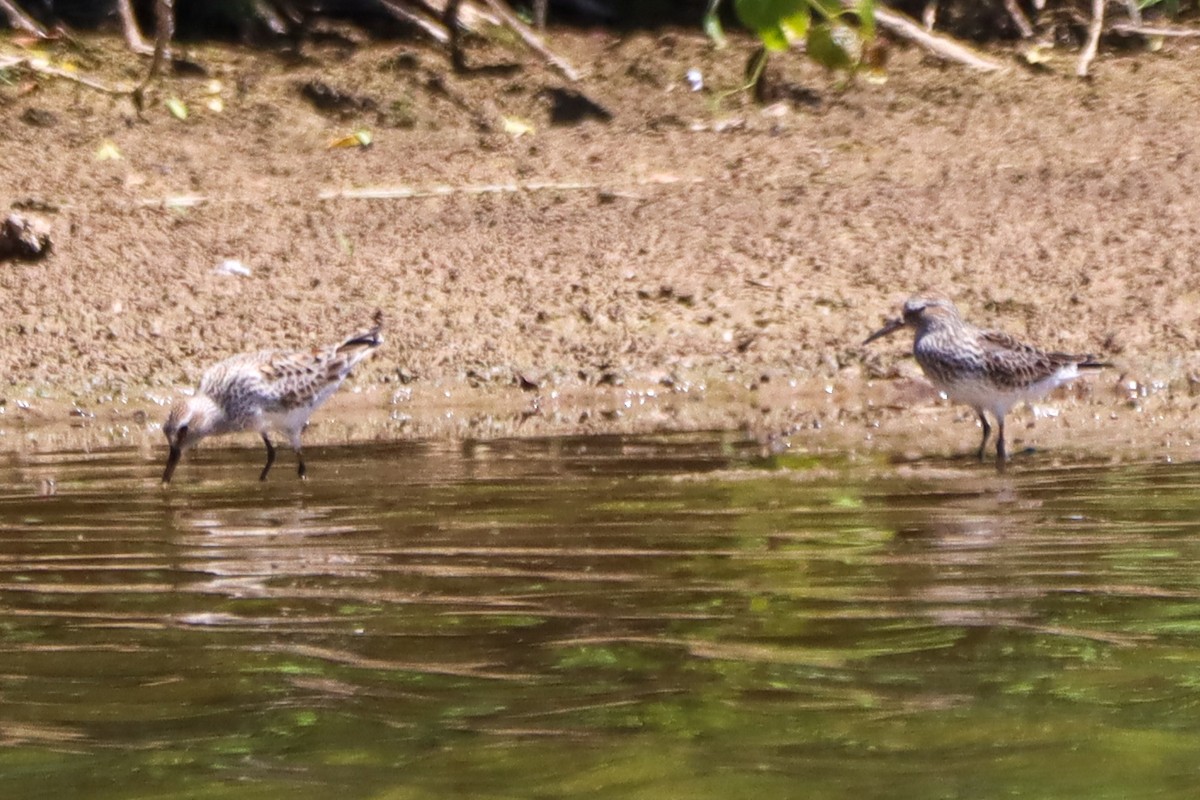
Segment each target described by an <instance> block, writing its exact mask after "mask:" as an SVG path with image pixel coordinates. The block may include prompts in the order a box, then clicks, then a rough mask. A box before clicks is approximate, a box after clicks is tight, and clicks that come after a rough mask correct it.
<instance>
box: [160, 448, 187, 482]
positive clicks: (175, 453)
mask: <svg viewBox="0 0 1200 800" xmlns="http://www.w3.org/2000/svg"><path fill="white" fill-rule="evenodd" d="M181 455H183V450H181V449H180V448H179V446H178V445H174V444H173V445H171V454H170V455H169V456H167V468H166V469H165V470H163V481H162V482H163V483H164V484H167V483H170V482H171V476H172V475H174V474H175V465H176V464H178V463H179V457H180V456H181Z"/></svg>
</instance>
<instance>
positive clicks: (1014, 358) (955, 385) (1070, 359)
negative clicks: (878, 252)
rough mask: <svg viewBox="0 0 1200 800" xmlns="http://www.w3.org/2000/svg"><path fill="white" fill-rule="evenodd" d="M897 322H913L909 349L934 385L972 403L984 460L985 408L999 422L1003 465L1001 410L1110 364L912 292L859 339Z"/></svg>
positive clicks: (988, 432)
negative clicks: (895, 315)
mask: <svg viewBox="0 0 1200 800" xmlns="http://www.w3.org/2000/svg"><path fill="white" fill-rule="evenodd" d="M901 328H912V329H913V330H914V331H915V333H916V336H915V337H914V339H913V355H914V356H915V357H916V359H917V363H918V364H920V365H921V369H922V370H924V372H925V377H927V378H929V380H930V381H931V382H932V383H933V385H934V387H936V388H937V389H938V391H941V392H945V394H946V396H947V397H949V398H950V399H951V400H953V401H954V402H956V403H965V404H967V405H969V406H971V408H973V409H975V413H976V414H978V415H979V422H980V424H981V425H982V426H983V440H982V441H980V443H979V460H980V461H982V460H983V453H984V449H985V448H986V447H987V441H988V436H989V435H991V432H992V426H991V425H989V424H988V419H987V415H985V414H984V412H985V411H990V412H991V413H992V416H994V417H995V418H996V422H997V423H998V424H999V434H998V436H997V437H996V465H997V466H998V467H1001V468H1003V466H1004V460H1005V458H1006V456H1007V454H1006V452H1005V448H1004V415H1005V414H1007V413H1008V412H1009V411H1010V410H1011V409H1012V407H1013V406H1015V405H1016V404H1017V403H1020V402H1022V401H1025V402H1029V403H1032V402H1033V401H1035V400H1038V399H1039V398H1041V397H1043V396H1045V395H1046V394H1047V393H1048V392H1050V391H1051V390H1052V389H1055V388H1057V387H1058V386H1061V385H1063V384H1064V383H1067V382H1069V381H1071V380H1074V379H1075V378H1077V377H1079V370H1080V369H1097V368H1100V367H1109V366H1112V365H1111V364H1108V363H1105V362H1101V361H1097V360H1096V358H1095V357H1094V356H1090V355H1070V354H1068V353H1047V352H1044V351H1042V350H1039V349H1038V348H1036V347H1034V346H1032V345H1028V344H1025V343H1023V342H1021V341H1018V340H1017V339H1014V338H1013V337H1012V336H1009V335H1008V334H1007V333H1001V332H999V331H985V330H983V329H981V328H976V327H975V326H974V325H971V324H970V323H967V322H964V321H963V318H962V317H961V316H959V314H958V309H957V308H955V307H954V304H953V303H951V302H949V301H948V300H927V299H925V298H921V297H912V298H909V299H908V301H907V302H906V303H905V304H904V315H903V316H902V317H900V318H899V319H892V320H888V322H887V324H885V325H884V326H883V327H882V328H880V329H879V330H877V331H875V332H874V333H872V334H871V335H870V336H868V337H867V339H866V341H865V342H863V344H869V343H871V342H873V341H875V340H876V339H879V338H881V337H884V336H887V335H888V334H889V333H892V332H894V331H898V330H900V329H901Z"/></svg>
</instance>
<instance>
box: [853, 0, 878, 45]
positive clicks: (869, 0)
mask: <svg viewBox="0 0 1200 800" xmlns="http://www.w3.org/2000/svg"><path fill="white" fill-rule="evenodd" d="M854 13H855V14H857V15H858V34H859V35H860V36H861V37H862V38H863V41H866V42H869V41H871V40H872V39H874V38H875V0H858V3H856V4H855V6H854Z"/></svg>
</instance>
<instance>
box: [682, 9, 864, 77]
mask: <svg viewBox="0 0 1200 800" xmlns="http://www.w3.org/2000/svg"><path fill="white" fill-rule="evenodd" d="M720 2H721V0H710V2H709V5H708V10H707V12H706V13H705V15H704V31H705V33H706V34H708V36H709V38H711V39H712V40H713V41H714V42H715V43H716V44H717V45H718V46H724V44H725V32H724V30H723V29H722V27H721V23H720V19H719V16H718V14H719V10H720V9H719V6H720ZM733 9H734V12H735V13H736V15H737V18H738V21H739V22H741V23H742V25H744V26H745V27H747V28H748V29H750V30H752V31H754V33H755V34H756V35H757V36H758V38H759V40H760V41H761V42H762V45H763V52H764V57H762V58H760V59H758V60H757V61H755V62H754V66H753V68H752V70H751V72H752V75H751V79H750V85H751V86H753V85H754V84H755V83H757V81H758V80H759V78H760V77H761V75H762V68H763V66H764V65H765V54H767V53H772V52H782V51H784V50H788V49H789V48H791V47H792V45H794V44H796V43H798V42H804V46H805V51H806V52H807V53H808V57H809V58H811V59H812V60H813V61H816V62H817V63H818V64H821V65H822V66H824V67H826V68H828V69H831V70H839V71H844V72H847V73H854V72H855V71H857V70H858V68H859V67H860V66H861V64H862V57H863V53H864V51H865V50H866V46H867V45H868V44H869V43H870V42H871V40H872V39H873V38H874V37H875V0H857V2H855V3H853V4H852V6H851V4H849V3H843V2H840V0H733Z"/></svg>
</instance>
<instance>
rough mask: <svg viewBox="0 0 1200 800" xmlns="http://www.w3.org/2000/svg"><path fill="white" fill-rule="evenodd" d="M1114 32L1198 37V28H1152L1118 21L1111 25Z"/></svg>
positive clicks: (1171, 36) (1199, 34) (1199, 32)
mask: <svg viewBox="0 0 1200 800" xmlns="http://www.w3.org/2000/svg"><path fill="white" fill-rule="evenodd" d="M1112 29H1113V31H1114V32H1115V33H1122V34H1128V35H1130V36H1162V37H1168V38H1178V39H1192V38H1196V37H1200V30H1196V29H1194V28H1154V27H1148V26H1145V25H1131V24H1129V23H1128V22H1118V23H1117V24H1115V25H1113V26H1112Z"/></svg>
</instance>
